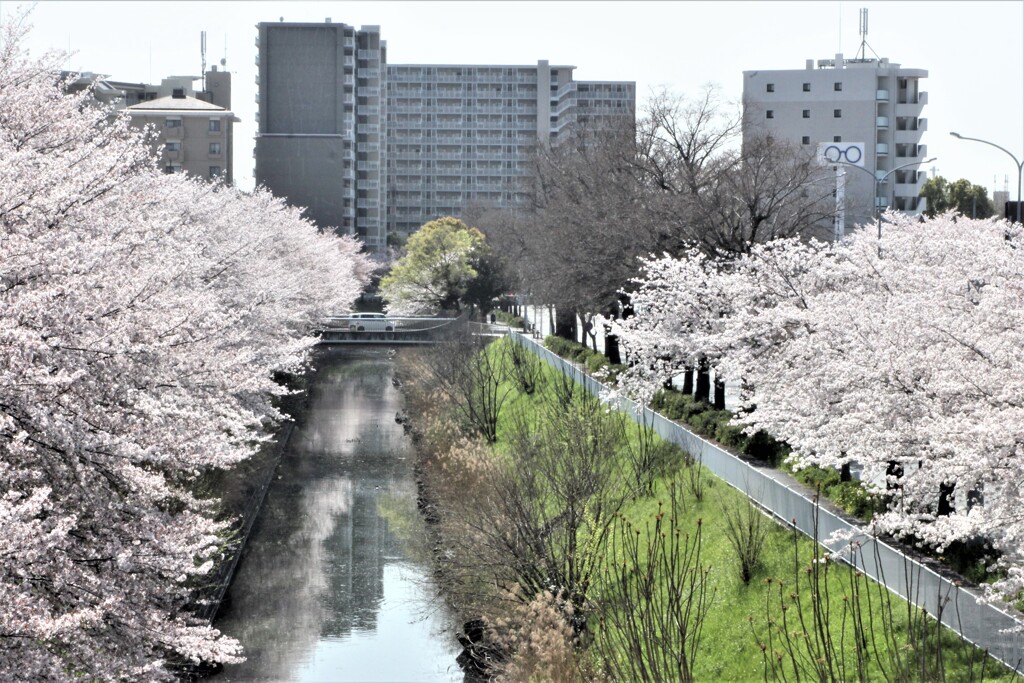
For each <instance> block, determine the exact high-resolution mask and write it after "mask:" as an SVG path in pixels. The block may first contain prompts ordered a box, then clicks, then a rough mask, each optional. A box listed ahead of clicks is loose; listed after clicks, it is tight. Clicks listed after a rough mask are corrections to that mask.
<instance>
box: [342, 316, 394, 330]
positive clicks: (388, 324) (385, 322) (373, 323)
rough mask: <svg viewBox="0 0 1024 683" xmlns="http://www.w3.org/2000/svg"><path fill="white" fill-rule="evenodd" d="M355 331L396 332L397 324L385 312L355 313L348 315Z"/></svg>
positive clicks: (350, 325) (350, 328) (349, 323)
mask: <svg viewBox="0 0 1024 683" xmlns="http://www.w3.org/2000/svg"><path fill="white" fill-rule="evenodd" d="M348 329H349V330H351V331H353V332H394V330H395V324H394V322H392V321H391V320H390V319H389V318H388V317H387V316H386V315H384V314H383V313H353V314H352V315H350V316H348Z"/></svg>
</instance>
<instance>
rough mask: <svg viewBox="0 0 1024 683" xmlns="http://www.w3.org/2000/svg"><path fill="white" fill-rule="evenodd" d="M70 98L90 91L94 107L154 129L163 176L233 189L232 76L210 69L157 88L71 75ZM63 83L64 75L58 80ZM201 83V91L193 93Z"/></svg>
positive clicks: (171, 79) (235, 119)
mask: <svg viewBox="0 0 1024 683" xmlns="http://www.w3.org/2000/svg"><path fill="white" fill-rule="evenodd" d="M70 75H72V76H74V78H72V79H70V80H69V84H68V88H67V89H68V92H79V91H82V90H85V89H91V91H92V96H93V98H94V100H95V102H96V103H97V104H98V105H102V106H107V107H110V108H111V109H112V110H113V111H115V112H120V111H126V112H127V113H128V115H129V116H131V122H132V125H134V126H137V127H140V128H141V127H144V126H147V125H152V126H153V127H154V128H155V130H156V132H157V138H156V140H155V141H154V151H156V152H157V154H158V155H159V157H160V167H161V168H162V169H163V170H164V172H165V173H189V174H191V175H194V176H198V177H201V178H207V179H211V180H212V179H216V180H218V181H220V182H224V183H226V184H228V185H232V184H234V164H233V163H232V152H233V149H234V134H233V130H234V124H235V123H238V122H239V121H240V119H239V118H238V117H237V116H235V115H234V113H233V112H232V111H231V73H230V72H228V71H218V69H217V67H216V66H213V67H212V68H211V69H210V70H209V71H207V72H206V74H205V76H204V77H199V76H170V77H168V78H164V79H163V80H162V81H161V83H160V85H149V84H146V83H129V82H124V81H113V80H110V78H109V77H108V76H104V75H98V74H94V73H90V72H83V73H79V74H70ZM61 76H62V78H65V79H67V78H68V76H69V74H68V73H67V72H65V73H62V74H61ZM200 80H201V81H202V86H201V88H200V89H198V90H196V89H194V88H193V86H194V84H195V82H196V81H200Z"/></svg>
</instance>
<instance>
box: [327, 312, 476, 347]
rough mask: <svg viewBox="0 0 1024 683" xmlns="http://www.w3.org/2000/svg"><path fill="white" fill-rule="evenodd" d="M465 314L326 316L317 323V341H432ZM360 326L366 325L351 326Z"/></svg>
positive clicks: (422, 342) (410, 342)
mask: <svg viewBox="0 0 1024 683" xmlns="http://www.w3.org/2000/svg"><path fill="white" fill-rule="evenodd" d="M465 319H466V314H465V313H463V314H461V315H459V316H458V317H456V318H437V317H431V316H401V317H394V318H392V317H390V316H388V317H386V318H355V317H352V316H343V315H336V316H328V317H326V318H324V319H323V320H322V321H321V323H320V330H319V336H320V341H319V343H320V344H394V345H405V344H434V343H436V342H437V339H438V338H439V337H440V336H441V335H443V334H445V333H446V330H449V329H452V328H454V327H455V326H457V325H460V324H462V323H463V322H465ZM356 326H363V327H365V328H367V329H363V330H359V329H354V327H356Z"/></svg>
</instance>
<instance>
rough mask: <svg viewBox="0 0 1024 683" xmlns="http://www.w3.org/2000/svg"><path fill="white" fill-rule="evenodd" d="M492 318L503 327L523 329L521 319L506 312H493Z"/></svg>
mask: <svg viewBox="0 0 1024 683" xmlns="http://www.w3.org/2000/svg"><path fill="white" fill-rule="evenodd" d="M494 318H495V319H496V320H497V321H498V322H499V323H502V324H504V325H508V326H509V327H518V328H522V327H523V319H522V318H521V317H520V316H518V315H512V314H511V313H508V312H507V311H502V310H500V309H498V310H495V311H494Z"/></svg>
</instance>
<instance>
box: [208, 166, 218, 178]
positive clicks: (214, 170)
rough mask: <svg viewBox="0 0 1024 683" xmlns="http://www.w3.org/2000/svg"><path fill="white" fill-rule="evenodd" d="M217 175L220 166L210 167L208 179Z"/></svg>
mask: <svg viewBox="0 0 1024 683" xmlns="http://www.w3.org/2000/svg"><path fill="white" fill-rule="evenodd" d="M219 175H220V166H211V167H210V177H211V178H216V177H217V176H219Z"/></svg>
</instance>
